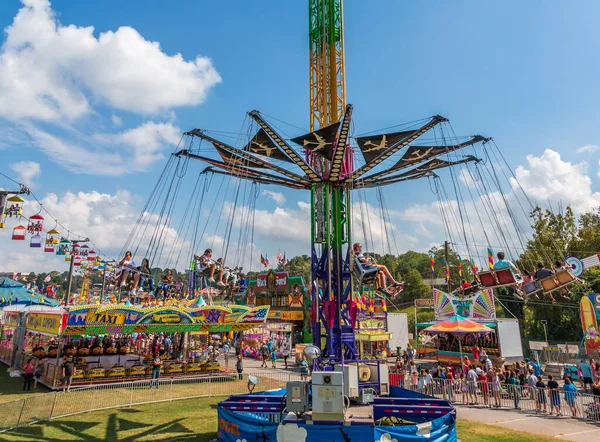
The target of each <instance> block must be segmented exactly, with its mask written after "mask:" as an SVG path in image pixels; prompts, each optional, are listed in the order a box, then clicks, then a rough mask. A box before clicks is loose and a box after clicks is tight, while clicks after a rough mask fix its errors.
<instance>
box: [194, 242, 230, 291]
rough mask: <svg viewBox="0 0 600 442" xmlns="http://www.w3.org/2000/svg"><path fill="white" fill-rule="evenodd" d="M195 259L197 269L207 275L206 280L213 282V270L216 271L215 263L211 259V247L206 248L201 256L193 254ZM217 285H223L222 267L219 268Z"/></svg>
mask: <svg viewBox="0 0 600 442" xmlns="http://www.w3.org/2000/svg"><path fill="white" fill-rule="evenodd" d="M194 258H195V259H196V261H197V267H196V268H197V269H198V270H199V271H200V272H202V273H204V274H207V275H208V282H212V283H214V282H215V272H216V271H217V263H216V262H215V261H213V260H212V249H206V250H205V251H204V254H203V255H202V256H198V255H196V256H194ZM217 285H219V286H224V285H225V284H223V267H221V268H219V280H218V281H217Z"/></svg>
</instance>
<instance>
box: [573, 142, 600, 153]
mask: <svg viewBox="0 0 600 442" xmlns="http://www.w3.org/2000/svg"><path fill="white" fill-rule="evenodd" d="M598 151H600V146H598V145H594V144H589V145H587V146H583V147H580V148H579V149H577V153H595V152H598Z"/></svg>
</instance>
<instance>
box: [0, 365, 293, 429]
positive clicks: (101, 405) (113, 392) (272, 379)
mask: <svg viewBox="0 0 600 442" xmlns="http://www.w3.org/2000/svg"><path fill="white" fill-rule="evenodd" d="M248 376H255V377H256V378H258V379H259V383H258V385H256V386H255V389H254V391H267V390H272V389H277V388H282V387H285V385H286V383H287V382H288V381H295V380H300V376H299V375H298V374H295V373H288V372H278V373H265V372H258V373H244V375H243V378H242V379H239V377H238V375H237V374H226V375H219V376H193V377H192V376H188V377H181V378H168V379H167V378H162V379H158V380H156V381H150V380H139V381H128V382H119V383H114V384H102V385H93V386H89V387H82V388H77V389H72V390H71V391H70V392H68V393H67V392H65V393H63V392H52V393H45V394H39V395H36V396H30V397H27V398H24V399H18V400H14V401H10V402H5V403H0V432H4V431H7V430H11V429H14V428H18V427H23V426H26V425H30V424H32V423H35V422H39V421H45V420H51V419H56V418H60V417H65V416H70V415H74V414H79V413H86V412H90V411H97V410H105V409H110V408H122V407H131V406H133V405H141V404H149V403H155V402H168V401H175V400H180V399H193V398H202V397H219V396H230V395H233V394H243V393H247V392H248Z"/></svg>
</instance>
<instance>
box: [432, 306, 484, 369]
mask: <svg viewBox="0 0 600 442" xmlns="http://www.w3.org/2000/svg"><path fill="white" fill-rule="evenodd" d="M491 331H493V330H492V329H491V328H489V327H487V326H485V325H483V324H480V323H478V322H475V321H473V320H472V319H467V318H464V317H462V316H460V315H455V316H450V317H449V318H448V319H444V320H443V321H440V322H437V323H435V324H433V325H431V326H429V327H427V328H426V329H423V333H428V334H431V335H439V334H440V333H448V334H452V335H454V336H456V337H457V339H458V349H459V352H460V364H461V367H462V363H463V354H462V338H463V337H464V336H465V335H470V334H478V333H481V334H485V333H490V332H491Z"/></svg>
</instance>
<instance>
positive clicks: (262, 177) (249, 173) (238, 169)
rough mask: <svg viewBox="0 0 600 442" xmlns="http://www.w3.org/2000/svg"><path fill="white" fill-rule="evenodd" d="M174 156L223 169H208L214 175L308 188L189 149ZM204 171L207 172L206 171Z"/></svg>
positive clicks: (295, 187)
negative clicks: (192, 151) (219, 174)
mask: <svg viewBox="0 0 600 442" xmlns="http://www.w3.org/2000/svg"><path fill="white" fill-rule="evenodd" d="M173 155H174V156H176V157H180V156H182V157H188V158H191V159H194V160H200V161H204V162H205V163H208V164H210V165H212V166H215V167H218V168H220V169H223V171H220V170H215V169H212V168H208V169H210V171H212V172H213V173H222V174H225V175H233V176H236V177H238V178H245V179H248V180H250V181H256V182H257V183H261V184H280V185H282V186H286V187H289V188H292V189H305V188H306V187H305V186H302V185H301V184H298V183H297V182H295V181H291V180H288V179H285V178H282V177H280V176H277V175H271V174H269V173H266V172H257V171H255V170H252V169H248V168H247V167H243V166H232V165H229V164H227V163H223V162H221V161H217V160H213V159H211V158H207V157H203V156H201V155H196V154H194V153H191V152H190V151H189V150H187V149H184V150H180V151H178V152H175V153H174V154H173ZM204 171H205V172H206V171H207V170H206V169H205V170H204Z"/></svg>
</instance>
